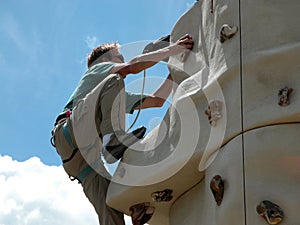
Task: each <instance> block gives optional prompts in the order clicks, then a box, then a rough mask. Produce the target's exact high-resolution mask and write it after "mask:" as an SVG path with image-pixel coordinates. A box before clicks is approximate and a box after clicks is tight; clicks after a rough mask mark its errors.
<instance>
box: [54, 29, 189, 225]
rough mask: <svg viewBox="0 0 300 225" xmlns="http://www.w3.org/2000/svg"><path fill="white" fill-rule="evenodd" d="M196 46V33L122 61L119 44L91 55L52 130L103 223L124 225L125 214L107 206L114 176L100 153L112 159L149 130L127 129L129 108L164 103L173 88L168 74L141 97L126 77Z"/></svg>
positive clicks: (64, 159)
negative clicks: (132, 91) (127, 88)
mask: <svg viewBox="0 0 300 225" xmlns="http://www.w3.org/2000/svg"><path fill="white" fill-rule="evenodd" d="M192 47H193V40H192V37H191V36H189V35H184V36H183V37H181V38H180V39H179V40H178V41H177V42H175V43H174V44H171V45H168V46H167V47H165V48H162V49H160V50H157V51H153V52H150V53H147V54H142V55H139V56H136V57H135V58H133V59H131V60H130V61H129V62H124V58H123V56H122V55H121V54H120V52H119V45H118V44H116V43H110V44H103V45H100V46H98V47H96V48H94V49H93V50H92V52H91V53H90V54H89V55H88V59H87V65H88V70H87V72H86V73H85V74H84V76H83V77H82V78H81V80H80V82H79V84H78V86H77V88H76V89H75V91H74V92H73V94H72V95H71V97H70V100H69V101H68V103H67V105H66V107H65V108H64V112H63V113H61V114H60V115H59V116H58V118H57V119H56V125H55V128H54V129H53V131H52V133H53V140H54V145H55V147H56V150H57V152H58V154H59V155H60V156H61V158H62V162H63V167H64V169H65V171H66V172H67V174H68V175H69V176H70V178H71V179H73V180H75V179H76V180H78V182H79V183H81V185H82V187H83V191H84V193H85V195H86V197H87V198H88V199H89V201H90V202H91V203H92V205H93V206H94V208H95V210H96V212H97V214H98V218H99V223H100V224H101V225H122V224H125V223H124V216H123V214H122V213H121V212H118V211H116V210H114V209H112V208H110V207H109V206H107V205H106V192H107V188H108V185H109V182H110V178H111V177H110V175H109V173H108V172H107V171H106V170H105V167H104V165H103V162H102V160H101V156H100V152H101V153H102V155H103V157H104V159H105V160H106V161H107V162H108V163H114V162H116V161H117V160H119V159H120V158H122V156H123V154H124V152H125V151H126V149H127V148H128V147H130V146H132V145H133V144H135V143H136V142H137V141H139V140H140V139H142V138H143V136H144V134H145V131H146V128H145V127H141V128H138V129H136V130H134V131H132V132H130V133H127V132H126V131H125V112H127V113H130V112H132V111H133V110H135V109H138V108H149V107H161V106H162V105H163V104H164V102H165V99H167V97H168V95H169V94H170V92H171V90H172V78H171V76H170V75H169V76H168V77H167V79H166V80H165V81H164V82H163V83H162V84H161V86H160V87H159V88H158V89H157V90H156V91H155V92H154V93H153V94H152V95H146V96H143V97H141V95H137V94H130V93H126V92H125V91H124V79H125V78H126V76H127V75H129V74H137V73H139V72H141V71H143V70H145V69H147V68H149V67H151V66H153V65H155V64H156V63H157V62H159V61H161V60H163V59H165V58H167V57H170V56H173V55H177V54H180V53H183V52H185V51H188V50H189V49H192Z"/></svg>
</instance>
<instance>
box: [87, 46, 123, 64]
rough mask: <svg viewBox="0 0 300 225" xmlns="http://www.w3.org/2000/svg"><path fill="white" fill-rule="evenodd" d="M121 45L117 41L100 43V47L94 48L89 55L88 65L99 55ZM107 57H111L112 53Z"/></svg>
mask: <svg viewBox="0 0 300 225" xmlns="http://www.w3.org/2000/svg"><path fill="white" fill-rule="evenodd" d="M119 48H120V45H119V44H118V43H117V42H114V43H106V44H102V45H99V46H98V47H96V48H94V49H93V50H92V51H91V53H90V54H89V55H88V57H87V66H88V67H90V65H91V64H92V63H93V62H94V61H95V60H96V59H98V58H99V57H101V56H102V55H104V54H105V53H107V52H109V51H110V50H112V49H119ZM107 57H110V54H107Z"/></svg>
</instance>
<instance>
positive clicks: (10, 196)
mask: <svg viewBox="0 0 300 225" xmlns="http://www.w3.org/2000/svg"><path fill="white" fill-rule="evenodd" d="M0 190H1V191H0V225H40V224H43V225H61V224H72V225H81V224H91V225H92V224H95V225H96V224H98V218H97V215H96V213H95V211H94V208H93V207H92V205H91V204H90V203H89V201H88V200H87V198H86V197H85V195H84V193H83V191H82V188H81V185H79V184H77V183H76V182H71V181H70V180H69V178H68V177H67V175H66V174H65V172H64V170H63V168H62V167H61V166H59V167H57V166H47V165H44V164H43V163H42V162H41V161H40V160H39V158H36V157H33V158H31V159H29V160H27V161H25V162H18V161H15V160H12V158H11V157H9V156H1V155H0ZM126 221H128V222H126V224H128V225H129V224H131V222H130V218H129V217H126Z"/></svg>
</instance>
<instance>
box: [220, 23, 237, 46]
mask: <svg viewBox="0 0 300 225" xmlns="http://www.w3.org/2000/svg"><path fill="white" fill-rule="evenodd" d="M237 32H238V28H237V27H236V26H233V27H231V26H229V25H228V24H224V25H223V26H222V27H221V29H220V42H221V43H224V42H225V41H226V40H228V39H230V38H232V37H233V36H234V35H235V34H236V33H237Z"/></svg>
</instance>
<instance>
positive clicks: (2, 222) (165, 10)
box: [0, 0, 194, 225]
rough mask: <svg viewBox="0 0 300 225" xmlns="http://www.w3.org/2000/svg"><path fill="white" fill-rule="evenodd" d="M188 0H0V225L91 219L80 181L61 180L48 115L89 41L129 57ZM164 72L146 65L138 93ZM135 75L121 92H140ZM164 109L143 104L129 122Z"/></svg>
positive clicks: (152, 119) (77, 74)
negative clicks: (107, 45)
mask: <svg viewBox="0 0 300 225" xmlns="http://www.w3.org/2000/svg"><path fill="white" fill-rule="evenodd" d="M193 3H194V1H192V0H186V1H176V0H151V1H150V0H147V1H146V0H129V1H120V0H116V1H111V0H86V1H82V0H81V1H80V0H72V1H71V0H65V1H59V0H51V1H40V0H10V1H5V0H0V85H1V87H0V96H2V98H1V99H2V101H1V117H0V124H1V125H0V208H1V209H0V225H26V224H30V225H38V224H43V225H50V224H51V225H60V224H73V225H77V224H78V225H79V224H97V218H96V215H95V213H94V211H93V209H92V207H91V205H90V204H89V202H88V201H87V200H86V199H85V197H84V195H83V193H82V191H81V190H80V185H76V184H74V183H72V182H70V181H69V180H68V178H67V176H66V174H65V173H64V171H63V169H62V167H61V161H60V158H59V156H58V155H57V153H56V151H55V149H54V148H53V147H52V146H51V145H50V142H49V139H50V137H51V135H50V132H51V130H52V128H53V123H54V120H55V118H56V116H57V115H58V114H59V113H60V112H61V110H62V109H63V107H64V105H65V104H66V102H67V100H68V98H69V97H70V95H71V94H72V92H73V90H74V88H75V87H76V85H77V83H78V81H79V79H80V78H81V76H82V75H83V73H84V72H85V70H86V56H87V55H88V53H89V52H90V51H91V49H92V48H93V47H95V46H97V45H99V44H101V43H106V42H115V41H117V42H118V43H119V44H120V45H121V46H122V47H121V52H122V53H123V54H124V56H125V60H129V59H130V58H131V57H133V56H134V55H136V54H140V53H141V51H142V49H143V47H144V46H145V45H146V44H147V43H149V42H151V41H153V40H156V39H158V38H160V37H161V36H164V35H167V34H169V33H170V32H171V31H172V28H173V26H174V25H175V23H176V21H177V20H178V19H179V18H180V16H181V15H182V14H183V13H184V12H186V11H187V10H188V9H189V8H190V7H191V6H192V4H193ZM167 74H168V70H167V66H166V64H164V63H159V64H157V65H156V66H155V67H154V68H153V69H149V70H147V80H146V88H145V92H146V93H152V92H153V91H154V90H155V89H156V88H157V86H158V85H159V83H161V82H162V81H163V79H164V78H165V77H166V76H167ZM141 78H142V74H138V75H134V76H128V78H126V80H125V82H126V88H128V89H127V90H129V91H133V92H140V90H141V86H142V85H141V84H142V79H141ZM167 107H168V104H166V105H165V106H164V107H163V108H162V109H147V110H143V111H142V113H141V115H140V117H139V119H138V122H137V124H136V126H140V125H144V126H146V127H147V128H148V131H149V130H151V129H152V128H154V127H155V126H156V125H157V124H158V123H159V121H160V120H161V119H162V117H163V115H164V112H165V110H166V109H167ZM134 117H135V114H134V115H132V116H129V117H128V118H127V119H128V122H127V125H130V123H131V122H132V121H133V120H134ZM70 207H71V208H70ZM126 220H127V224H130V222H129V219H128V218H127V219H126ZM83 221H84V222H83Z"/></svg>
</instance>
